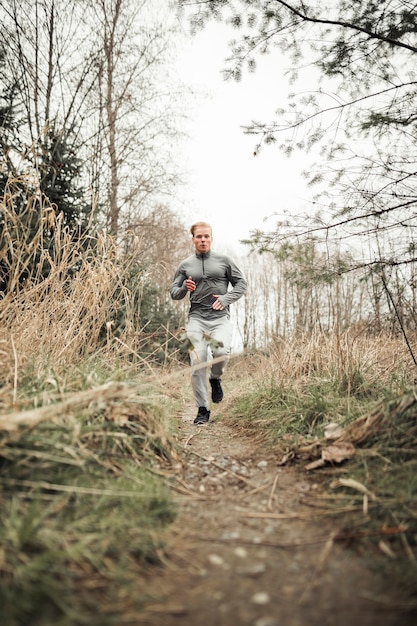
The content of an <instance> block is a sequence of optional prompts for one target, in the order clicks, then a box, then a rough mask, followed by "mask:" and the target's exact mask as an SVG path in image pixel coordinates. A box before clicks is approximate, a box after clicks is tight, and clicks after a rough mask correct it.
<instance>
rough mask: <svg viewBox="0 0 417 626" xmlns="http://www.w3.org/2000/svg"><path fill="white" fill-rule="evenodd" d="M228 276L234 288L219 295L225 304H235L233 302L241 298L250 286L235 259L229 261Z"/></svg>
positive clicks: (221, 301)
mask: <svg viewBox="0 0 417 626" xmlns="http://www.w3.org/2000/svg"><path fill="white" fill-rule="evenodd" d="M227 277H228V279H229V283H230V284H231V285H232V289H231V290H230V291H228V292H227V293H225V294H224V295H222V296H220V297H219V301H220V303H221V304H222V305H223V306H229V304H233V302H236V301H237V300H239V298H241V297H242V296H243V294H244V293H245V292H246V289H247V287H248V284H247V282H246V279H245V277H244V275H243V272H242V271H241V270H240V268H239V267H238V266H237V265H236V263H234V261H229V267H228V270H227Z"/></svg>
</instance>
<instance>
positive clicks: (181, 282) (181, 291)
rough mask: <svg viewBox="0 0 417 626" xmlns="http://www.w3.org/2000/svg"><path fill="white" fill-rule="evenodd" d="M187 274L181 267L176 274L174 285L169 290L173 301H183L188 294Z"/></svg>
mask: <svg viewBox="0 0 417 626" xmlns="http://www.w3.org/2000/svg"><path fill="white" fill-rule="evenodd" d="M185 280H186V277H185V274H184V270H182V269H181V266H180V267H179V268H178V269H177V271H176V272H175V276H174V280H173V281H172V285H171V287H170V289H169V293H170V295H171V298H172V299H173V300H182V299H183V298H185V296H186V295H187V293H188V290H187V287H186V286H185Z"/></svg>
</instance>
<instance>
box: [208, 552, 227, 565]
mask: <svg viewBox="0 0 417 626" xmlns="http://www.w3.org/2000/svg"><path fill="white" fill-rule="evenodd" d="M208 560H209V561H210V563H211V564H212V565H224V559H223V558H222V557H221V556H219V555H218V554H209V557H208Z"/></svg>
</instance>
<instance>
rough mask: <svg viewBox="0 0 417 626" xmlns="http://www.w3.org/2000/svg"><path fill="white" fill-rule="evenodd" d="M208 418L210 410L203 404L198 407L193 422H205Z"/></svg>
mask: <svg viewBox="0 0 417 626" xmlns="http://www.w3.org/2000/svg"><path fill="white" fill-rule="evenodd" d="M209 419H210V411H209V410H208V409H206V407H205V406H200V407H198V413H197V417H196V418H195V420H194V424H207V422H208V421H209Z"/></svg>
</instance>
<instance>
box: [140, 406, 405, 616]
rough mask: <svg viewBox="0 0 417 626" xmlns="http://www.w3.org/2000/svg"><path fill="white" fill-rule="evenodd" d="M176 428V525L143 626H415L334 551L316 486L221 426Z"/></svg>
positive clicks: (366, 573) (151, 582) (354, 559)
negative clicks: (179, 448) (178, 450)
mask: <svg viewBox="0 0 417 626" xmlns="http://www.w3.org/2000/svg"><path fill="white" fill-rule="evenodd" d="M193 418H194V408H193V407H192V406H190V407H188V408H187V411H185V413H184V414H183V415H182V416H181V417H180V418H179V419H180V420H181V423H180V430H179V432H180V443H181V446H182V449H183V450H184V454H183V460H182V462H181V463H180V464H179V465H178V467H177V468H176V474H175V477H174V479H173V485H174V487H175V488H176V489H177V490H178V505H179V507H180V514H179V517H178V519H177V521H176V522H175V524H174V525H173V527H172V528H171V529H170V533H169V546H168V550H167V555H168V558H167V560H166V562H165V566H164V567H163V568H161V569H160V570H158V571H157V572H152V574H151V575H150V578H149V579H148V580H146V581H145V584H146V586H147V587H148V589H149V593H150V594H151V600H150V603H149V605H148V606H147V608H146V610H145V612H144V613H143V618H142V619H141V621H140V623H141V624H148V625H150V626H316V625H317V626H318V625H320V626H324V625H329V626H336V625H337V626H352V625H354V626H375V625H376V624H378V626H409V625H410V626H411V624H415V623H417V617H416V614H414V616H412V615H410V614H409V613H406V611H405V608H404V605H403V604H402V600H401V598H400V597H399V595H398V593H396V592H395V591H394V590H393V589H392V587H391V586H389V588H387V587H388V582H389V581H383V580H382V579H380V578H379V577H378V575H377V574H376V573H375V572H374V571H372V570H371V569H370V567H369V562H368V561H367V560H366V559H365V558H361V556H360V555H359V554H358V553H356V552H354V551H353V550H349V549H347V548H346V547H344V546H343V543H342V542H341V541H340V540H338V539H337V535H338V533H340V532H341V531H342V528H341V526H340V524H341V523H342V516H340V515H339V516H338V515H337V514H336V515H335V514H333V515H332V514H329V509H328V507H326V503H325V498H324V497H323V494H321V490H320V486H319V485H318V484H317V483H315V482H314V481H315V477H314V475H306V474H304V473H303V472H302V471H300V469H296V468H291V467H279V466H278V464H277V457H276V455H273V454H271V453H269V452H266V451H265V450H264V449H262V448H261V449H260V448H259V447H256V446H254V444H253V442H252V441H249V440H248V439H247V438H245V437H244V436H243V435H242V433H240V432H239V431H236V430H234V429H232V428H230V427H228V426H226V425H225V424H224V422H222V408H221V405H220V406H219V407H215V408H214V411H213V412H212V419H211V421H210V422H209V424H208V425H206V426H200V427H198V426H195V425H194V424H193V423H192V420H193Z"/></svg>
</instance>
